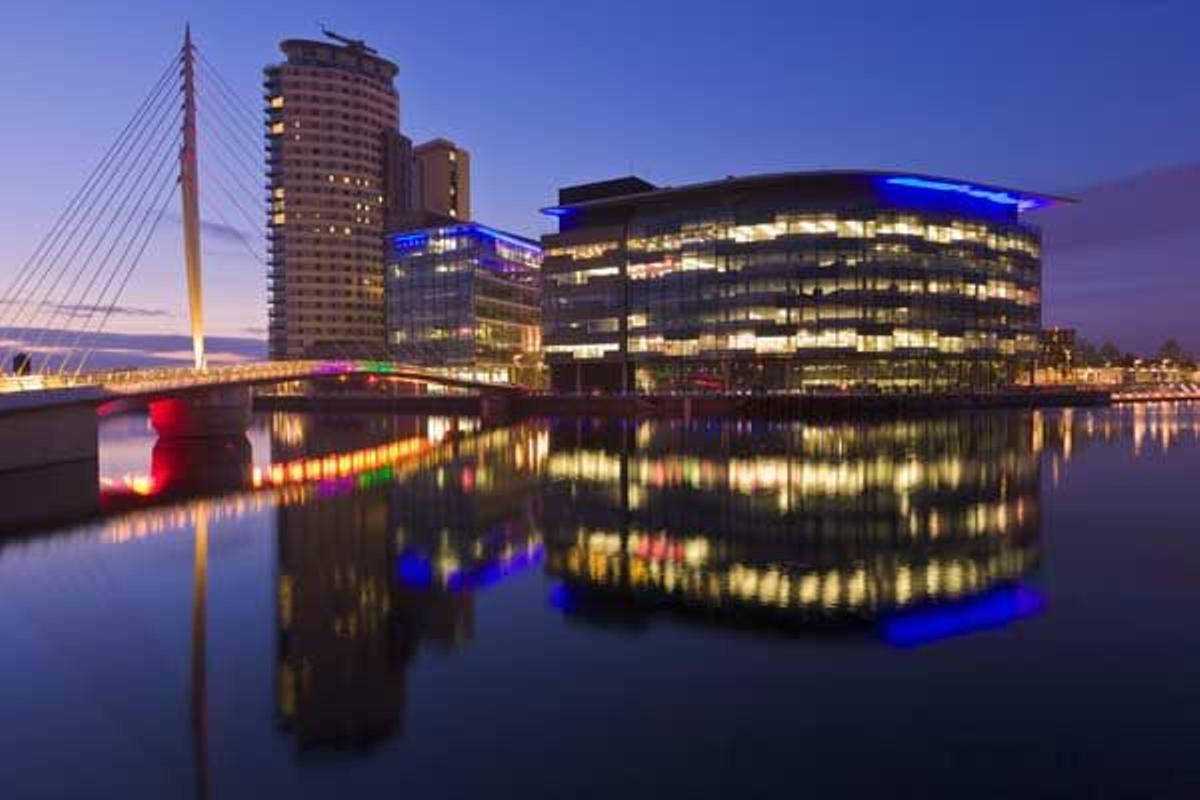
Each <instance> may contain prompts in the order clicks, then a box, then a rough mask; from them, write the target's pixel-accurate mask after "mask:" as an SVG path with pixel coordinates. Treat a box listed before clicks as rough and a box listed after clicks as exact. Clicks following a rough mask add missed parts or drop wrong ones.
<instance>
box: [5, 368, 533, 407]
mask: <svg viewBox="0 0 1200 800" xmlns="http://www.w3.org/2000/svg"><path fill="white" fill-rule="evenodd" d="M464 372H465V370H456V369H455V368H453V367H422V366H415V365H410V364H396V363H392V362H388V361H262V362H253V363H248V364H233V365H229V366H221V367H211V368H205V369H201V370H196V369H193V368H192V367H151V368H147V369H127V370H110V371H107V372H91V373H86V374H81V375H77V376H65V375H26V376H8V377H3V378H0V398H4V399H5V400H6V401H10V402H12V403H16V404H18V405H21V406H22V407H28V408H32V407H40V406H52V405H60V404H63V403H64V402H69V401H68V399H67V397H66V396H65V395H64V394H63V393H64V392H68V393H69V392H70V391H71V390H78V389H84V388H88V389H92V390H96V391H98V392H100V393H102V394H101V395H98V397H102V395H103V394H107V395H109V396H112V395H116V396H120V397H130V396H145V395H153V394H158V393H171V392H179V391H185V390H198V389H205V388H209V387H214V388H215V387H218V386H233V385H251V384H268V383H279V382H281V381H289V380H309V379H313V378H328V377H336V376H339V375H387V376H392V377H397V378H406V379H411V380H414V381H426V382H430V383H437V384H440V385H443V386H452V387H456V388H462V389H474V390H492V391H518V390H519V387H517V386H514V385H513V384H508V383H492V382H487V381H480V380H478V379H475V378H473V377H470V376H469V375H466V376H465V375H464V374H463V373H464ZM16 398H20V399H19V400H18V399H16ZM6 408H7V406H6V405H0V412H3V411H4V410H5V409H6ZM14 408H15V407H14Z"/></svg>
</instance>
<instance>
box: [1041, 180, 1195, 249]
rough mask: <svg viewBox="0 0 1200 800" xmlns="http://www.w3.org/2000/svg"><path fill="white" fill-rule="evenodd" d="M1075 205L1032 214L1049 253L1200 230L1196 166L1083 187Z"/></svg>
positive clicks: (1102, 246)
mask: <svg viewBox="0 0 1200 800" xmlns="http://www.w3.org/2000/svg"><path fill="white" fill-rule="evenodd" d="M1072 196H1074V197H1075V198H1076V199H1077V200H1079V203H1078V204H1076V205H1069V206H1058V207H1054V208H1050V209H1048V210H1046V211H1040V212H1035V213H1033V214H1030V215H1029V219H1030V220H1032V221H1033V222H1035V223H1037V224H1038V225H1040V226H1041V227H1042V230H1043V233H1044V239H1045V246H1046V250H1047V252H1048V253H1050V254H1053V253H1060V252H1064V251H1069V250H1076V249H1079V250H1091V249H1097V248H1104V247H1109V246H1112V245H1114V244H1123V243H1126V242H1138V241H1144V240H1146V239H1154V238H1159V237H1167V236H1172V235H1177V234H1180V233H1185V232H1191V231H1197V230H1200V221H1198V220H1197V218H1196V214H1195V208H1196V206H1197V205H1198V204H1200V164H1180V165H1178V166H1174V167H1169V168H1166V169H1159V170H1154V171H1152V172H1143V173H1139V174H1137V175H1132V176H1129V177H1125V178H1120V179H1117V180H1113V181H1106V182H1105V183H1100V184H1095V185H1093V186H1087V187H1084V188H1082V189H1080V190H1079V191H1077V192H1074V193H1073V194H1072Z"/></svg>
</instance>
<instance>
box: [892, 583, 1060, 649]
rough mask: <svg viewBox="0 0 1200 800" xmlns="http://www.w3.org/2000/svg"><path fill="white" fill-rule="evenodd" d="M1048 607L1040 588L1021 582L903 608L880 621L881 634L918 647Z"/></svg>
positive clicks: (1001, 624) (1009, 621) (894, 642)
mask: <svg viewBox="0 0 1200 800" xmlns="http://www.w3.org/2000/svg"><path fill="white" fill-rule="evenodd" d="M1045 608H1046V599H1045V597H1044V596H1043V595H1042V593H1041V592H1039V591H1038V590H1037V589H1034V588H1033V587H1030V586H1026V585H1023V584H1018V585H1016V586H1003V587H1000V588H997V589H993V590H991V591H989V592H986V593H984V594H982V595H980V596H978V597H971V598H967V599H965V600H961V601H959V602H956V603H946V604H940V605H937V606H931V607H927V608H919V609H914V610H910V611H901V612H897V613H894V614H891V615H889V616H887V617H884V619H883V620H882V621H881V622H880V626H879V630H880V635H881V636H882V637H883V639H884V641H886V642H887V643H888V644H891V645H894V646H896V647H918V646H920V645H926V644H932V643H934V642H938V641H941V640H943V639H948V638H950V637H952V636H965V635H967V634H971V633H977V632H979V631H986V630H992V629H995V628H1003V627H1006V626H1008V625H1011V624H1012V623H1013V622H1016V621H1017V620H1020V619H1025V618H1026V617H1032V616H1036V615H1038V614H1040V613H1042V611H1044V610H1045Z"/></svg>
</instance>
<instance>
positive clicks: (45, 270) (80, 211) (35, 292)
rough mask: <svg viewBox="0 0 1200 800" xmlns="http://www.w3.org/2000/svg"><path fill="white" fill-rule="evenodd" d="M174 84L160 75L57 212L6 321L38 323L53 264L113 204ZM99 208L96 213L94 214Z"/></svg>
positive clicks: (17, 286) (20, 279) (18, 282)
mask: <svg viewBox="0 0 1200 800" xmlns="http://www.w3.org/2000/svg"><path fill="white" fill-rule="evenodd" d="M177 61H178V59H173V60H172V62H171V64H170V65H169V66H168V70H170V71H173V70H174V69H176V67H177ZM172 86H173V82H172V81H171V80H170V76H169V75H164V76H163V77H162V78H160V79H159V81H158V82H157V83H156V84H155V87H154V88H153V89H152V90H151V92H150V94H149V95H148V96H147V98H146V100H145V101H143V103H142V104H141V105H140V106H139V108H138V110H137V112H136V113H135V114H134V116H133V118H132V119H131V120H130V121H129V123H127V124H126V126H125V128H124V129H123V130H122V132H121V134H120V135H119V136H118V138H117V140H116V141H115V142H114V143H113V145H112V146H111V147H110V148H109V150H108V151H107V152H106V154H105V156H104V158H102V159H101V162H100V164H98V165H97V167H96V168H95V169H94V170H93V172H92V174H91V175H89V177H88V179H87V180H86V181H85V183H84V186H83V187H81V189H80V190H79V191H78V192H77V193H76V195H75V197H74V198H73V199H72V201H71V202H70V203H69V204H68V207H67V209H66V210H64V212H63V213H62V214H61V215H60V217H59V220H58V221H57V222H56V224H55V227H54V228H53V229H52V232H51V233H50V234H48V235H47V236H46V238H45V239H44V246H41V247H39V249H38V251H37V252H36V255H35V256H34V257H31V259H30V260H29V262H28V264H27V265H26V267H24V268H22V270H21V272H20V274H19V275H18V276H16V278H15V282H14V284H13V285H12V287H11V291H10V293H9V303H8V305H7V306H6V307H5V308H4V309H3V316H2V318H0V319H2V323H3V324H4V325H5V326H7V327H10V328H28V327H30V326H32V325H34V324H35V323H36V322H37V320H38V318H39V316H40V314H41V312H42V311H43V310H44V308H45V307H46V300H47V299H48V298H49V297H50V296H51V294H52V293H53V290H54V288H56V287H57V286H58V285H59V284H61V280H62V278H63V275H64V273H63V272H59V273H58V274H57V275H54V271H55V268H56V267H57V266H58V265H59V264H60V263H61V262H62V258H63V256H64V255H65V254H66V253H67V251H68V250H72V252H73V253H75V254H77V253H78V252H79V250H80V249H81V248H82V245H83V243H84V242H85V241H86V239H87V237H88V236H90V234H91V231H92V230H93V229H94V228H95V226H96V224H97V223H98V221H99V219H100V218H101V217H102V216H103V209H105V208H107V207H108V206H110V205H111V201H112V195H113V191H112V187H113V181H114V178H115V177H116V176H117V175H118V174H122V173H124V174H126V175H127V173H128V169H129V163H130V160H131V156H132V154H133V153H134V152H136V151H137V150H138V148H139V145H140V144H141V143H143V142H144V141H145V137H146V134H147V132H148V131H150V130H152V128H153V127H154V126H155V125H156V124H157V123H158V121H160V120H162V119H164V118H165V117H166V114H165V113H164V112H165V110H167V109H169V108H170V106H171V105H172V103H171V99H172V97H173V96H174V94H175V93H174V92H172V91H170V89H171V87H172ZM102 201H103V202H102ZM98 207H99V208H100V213H99V214H97V213H96V212H97V208H98ZM72 245H74V247H72ZM52 275H53V276H54V277H53V278H52V277H51V276H52ZM48 279H51V284H50V287H49V288H46V281H47V280H48ZM11 349H12V348H11V347H9V348H7V349H6V350H5V351H4V355H3V356H2V357H7V355H8V352H9V351H10V350H11Z"/></svg>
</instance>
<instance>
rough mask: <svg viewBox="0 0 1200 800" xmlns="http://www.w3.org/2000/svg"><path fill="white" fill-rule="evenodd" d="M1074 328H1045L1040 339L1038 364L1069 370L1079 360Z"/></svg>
mask: <svg viewBox="0 0 1200 800" xmlns="http://www.w3.org/2000/svg"><path fill="white" fill-rule="evenodd" d="M1075 342H1076V333H1075V329H1074V328H1045V329H1044V330H1042V335H1041V337H1040V338H1039V340H1038V366H1040V367H1044V368H1047V369H1062V370H1068V369H1071V368H1072V367H1074V366H1075V365H1076V362H1077V360H1078V358H1077V355H1076V350H1075Z"/></svg>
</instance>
